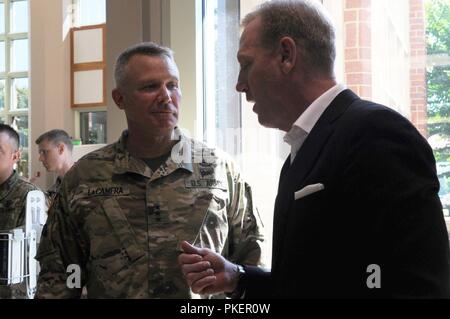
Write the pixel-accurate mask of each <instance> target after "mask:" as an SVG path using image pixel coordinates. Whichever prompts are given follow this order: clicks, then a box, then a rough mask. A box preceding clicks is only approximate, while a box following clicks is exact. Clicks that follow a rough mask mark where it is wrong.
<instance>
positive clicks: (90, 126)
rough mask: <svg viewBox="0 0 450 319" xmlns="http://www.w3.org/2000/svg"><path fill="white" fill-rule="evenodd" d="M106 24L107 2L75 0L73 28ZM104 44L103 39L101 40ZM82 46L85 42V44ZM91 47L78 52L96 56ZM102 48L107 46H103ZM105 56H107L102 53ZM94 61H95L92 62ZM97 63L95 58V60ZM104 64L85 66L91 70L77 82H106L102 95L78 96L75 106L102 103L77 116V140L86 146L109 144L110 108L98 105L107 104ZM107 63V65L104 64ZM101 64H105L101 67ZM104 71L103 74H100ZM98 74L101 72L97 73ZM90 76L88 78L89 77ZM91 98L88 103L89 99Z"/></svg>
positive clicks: (81, 75) (80, 75)
mask: <svg viewBox="0 0 450 319" xmlns="http://www.w3.org/2000/svg"><path fill="white" fill-rule="evenodd" d="M105 22H106V0H73V25H74V26H76V27H79V28H85V29H86V28H87V30H89V28H90V26H93V25H100V24H104V23H105ZM102 30H103V31H102V32H103V33H102V37H103V39H104V37H105V35H104V32H105V29H104V28H103V29H102ZM99 41H102V40H99ZM81 45H83V43H82V42H81ZM88 45H89V44H87V45H86V44H84V47H79V48H77V49H78V52H81V53H83V52H84V53H85V54H84V55H86V53H87V54H92V50H91V48H88V47H87V46H88ZM100 47H101V48H104V47H105V46H104V45H102V44H100ZM102 55H103V53H102ZM91 60H92V59H91ZM94 60H95V59H94ZM101 60H102V61H101V63H97V64H99V66H95V65H94V63H85V64H86V65H88V66H89V65H90V66H89V70H90V71H86V70H87V69H86V68H84V69H83V70H84V71H85V72H78V75H77V77H76V78H74V79H73V81H75V80H77V81H78V82H79V83H81V84H82V83H88V82H87V81H86V79H91V80H92V79H95V78H96V77H98V78H99V79H98V80H94V81H95V83H97V85H98V84H99V83H100V84H101V83H103V88H102V89H101V90H100V92H101V96H100V95H99V96H96V95H94V96H86V95H83V96H78V97H77V101H78V102H77V103H75V104H86V101H87V100H89V101H92V100H96V101H97V102H100V103H94V104H95V107H83V108H77V109H76V116H75V121H76V123H75V127H76V132H75V135H76V138H78V139H80V140H81V142H82V144H103V143H106V136H107V135H106V132H107V131H106V129H107V124H106V107H97V105H104V102H105V97H104V95H105V93H106V88H105V85H106V81H104V79H105V73H104V72H105V66H104V61H103V60H104V59H103V58H102V59H101ZM102 63H103V64H102ZM100 64H101V65H100ZM99 71H101V72H103V73H101V74H100V72H99ZM94 72H97V73H94ZM88 75H89V77H88V78H87V76H88ZM86 99H87V100H86ZM85 100H86V101H85Z"/></svg>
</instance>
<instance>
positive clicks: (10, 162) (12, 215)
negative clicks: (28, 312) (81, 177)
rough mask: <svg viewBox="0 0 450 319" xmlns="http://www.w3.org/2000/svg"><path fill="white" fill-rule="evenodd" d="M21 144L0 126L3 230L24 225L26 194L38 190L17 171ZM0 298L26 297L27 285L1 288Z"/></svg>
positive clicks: (0, 215)
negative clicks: (15, 168)
mask: <svg viewBox="0 0 450 319" xmlns="http://www.w3.org/2000/svg"><path fill="white" fill-rule="evenodd" d="M19 145H20V144H19V134H17V132H16V131H15V130H14V129H13V128H12V127H10V126H9V125H6V124H0V230H12V229H14V228H17V227H20V226H23V225H24V224H25V212H26V205H25V204H26V198H27V194H28V192H29V191H33V190H37V189H38V188H37V187H36V186H35V185H33V184H31V183H29V182H27V181H25V180H23V179H22V178H21V177H20V176H19V174H18V173H17V172H16V171H15V170H14V165H15V164H16V163H17V162H18V161H19V159H20V150H19ZM5 257H6V256H2V258H5ZM0 298H14V299H15V298H21V299H22V298H26V288H25V284H24V283H22V284H17V285H12V286H11V287H7V286H0Z"/></svg>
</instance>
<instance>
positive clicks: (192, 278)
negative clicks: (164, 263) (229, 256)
mask: <svg viewBox="0 0 450 319" xmlns="http://www.w3.org/2000/svg"><path fill="white" fill-rule="evenodd" d="M181 249H183V251H184V253H182V254H181V255H180V256H179V257H178V263H179V264H180V266H181V270H182V272H183V274H184V277H185V278H186V281H187V283H188V285H189V286H190V287H191V289H192V292H194V293H197V294H215V293H220V292H232V291H233V290H234V289H235V288H236V285H237V282H238V279H239V277H238V272H237V265H235V264H233V263H231V262H229V261H228V260H226V259H225V258H223V257H222V256H221V255H219V254H217V253H215V252H213V251H212V250H210V249H207V248H198V247H195V246H192V245H191V244H189V243H188V242H186V241H183V242H182V243H181Z"/></svg>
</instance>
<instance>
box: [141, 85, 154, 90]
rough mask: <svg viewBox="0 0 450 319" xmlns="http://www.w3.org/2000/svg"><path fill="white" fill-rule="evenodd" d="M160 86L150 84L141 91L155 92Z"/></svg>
mask: <svg viewBox="0 0 450 319" xmlns="http://www.w3.org/2000/svg"><path fill="white" fill-rule="evenodd" d="M157 87H158V86H157V85H156V84H149V85H145V86H144V87H142V89H141V90H145V91H152V90H155V89H156V88H157Z"/></svg>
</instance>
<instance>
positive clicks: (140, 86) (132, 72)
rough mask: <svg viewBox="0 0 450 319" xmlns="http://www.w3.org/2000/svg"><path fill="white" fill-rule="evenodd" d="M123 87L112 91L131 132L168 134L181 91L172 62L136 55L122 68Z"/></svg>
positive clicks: (175, 118) (175, 114)
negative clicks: (133, 130) (123, 71)
mask: <svg viewBox="0 0 450 319" xmlns="http://www.w3.org/2000/svg"><path fill="white" fill-rule="evenodd" d="M125 79H126V80H125V81H124V82H125V84H124V85H123V87H120V88H116V89H115V90H114V91H113V98H114V101H115V102H116V104H117V105H118V106H119V108H121V109H123V110H124V111H125V114H126V117H127V121H128V126H129V128H130V129H132V128H134V129H138V130H142V131H148V132H149V133H153V134H164V133H166V132H169V131H170V132H171V131H172V130H173V128H174V127H175V126H176V125H177V122H178V111H179V103H180V100H181V91H180V88H179V85H178V82H179V72H178V68H177V66H176V65H175V63H174V61H172V60H170V59H168V58H165V57H150V56H146V55H135V56H134V57H132V58H131V60H130V61H129V63H128V65H127V66H126V68H125Z"/></svg>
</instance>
